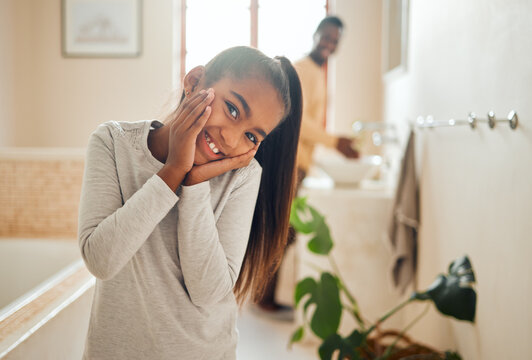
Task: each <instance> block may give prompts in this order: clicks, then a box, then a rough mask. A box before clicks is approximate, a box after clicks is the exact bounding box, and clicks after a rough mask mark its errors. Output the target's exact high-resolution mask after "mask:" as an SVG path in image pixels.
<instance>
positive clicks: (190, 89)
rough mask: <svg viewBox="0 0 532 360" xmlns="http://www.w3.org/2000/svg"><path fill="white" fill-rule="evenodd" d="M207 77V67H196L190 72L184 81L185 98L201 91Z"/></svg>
mask: <svg viewBox="0 0 532 360" xmlns="http://www.w3.org/2000/svg"><path fill="white" fill-rule="evenodd" d="M204 76H205V66H202V65H200V66H196V67H195V68H194V69H192V70H190V71H189V72H188V73H187V74H186V75H185V79H183V89H184V91H185V96H186V97H189V96H191V95H193V94H194V93H195V92H196V91H199V90H201V87H200V85H201V83H202V81H203V78H204Z"/></svg>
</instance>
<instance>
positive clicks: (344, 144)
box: [336, 137, 359, 159]
mask: <svg viewBox="0 0 532 360" xmlns="http://www.w3.org/2000/svg"><path fill="white" fill-rule="evenodd" d="M353 142H354V140H352V139H349V138H346V137H339V138H338V144H336V149H337V150H338V151H340V152H341V153H342V154H343V155H344V156H345V157H347V158H349V159H357V158H358V157H359V153H358V151H356V150H355V149H353Z"/></svg>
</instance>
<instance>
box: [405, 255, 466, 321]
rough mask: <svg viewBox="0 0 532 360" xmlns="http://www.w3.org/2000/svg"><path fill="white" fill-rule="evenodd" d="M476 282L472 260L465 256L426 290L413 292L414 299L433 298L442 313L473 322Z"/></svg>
mask: <svg viewBox="0 0 532 360" xmlns="http://www.w3.org/2000/svg"><path fill="white" fill-rule="evenodd" d="M474 283H475V274H474V272H473V269H472V267H471V262H470V261H469V258H468V257H467V256H463V257H461V258H459V259H457V260H455V261H453V262H452V263H451V264H450V265H449V274H448V275H439V276H438V277H437V278H436V280H435V281H434V282H433V283H432V285H431V286H430V287H429V288H428V289H427V290H426V291H424V292H421V293H419V292H415V293H414V294H412V299H415V300H432V301H433V302H434V304H435V305H436V308H437V309H438V310H439V311H440V312H441V313H442V314H445V315H449V316H453V317H455V318H457V319H459V320H467V321H471V322H473V321H474V320H475V309H476V304H477V293H476V292H475V290H474V289H473V284H474Z"/></svg>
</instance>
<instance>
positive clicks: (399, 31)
mask: <svg viewBox="0 0 532 360" xmlns="http://www.w3.org/2000/svg"><path fill="white" fill-rule="evenodd" d="M383 12H384V14H383V32H382V33H383V42H382V43H383V73H384V74H385V76H386V77H388V76H389V75H390V74H394V73H402V72H404V71H406V59H407V45H408V0H384V3H383Z"/></svg>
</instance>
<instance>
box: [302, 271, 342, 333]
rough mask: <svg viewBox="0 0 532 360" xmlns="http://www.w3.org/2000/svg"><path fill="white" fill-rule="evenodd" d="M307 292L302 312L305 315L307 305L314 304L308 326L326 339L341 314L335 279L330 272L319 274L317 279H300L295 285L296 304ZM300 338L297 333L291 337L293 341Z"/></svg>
mask: <svg viewBox="0 0 532 360" xmlns="http://www.w3.org/2000/svg"><path fill="white" fill-rule="evenodd" d="M308 294H310V297H309V298H308V300H307V301H306V303H305V306H304V308H303V309H304V310H303V312H304V314H305V315H306V313H307V310H308V308H309V306H310V305H312V304H314V305H316V308H315V309H314V313H313V315H312V319H311V320H310V328H311V329H312V331H313V332H314V333H315V334H316V335H318V336H319V337H320V338H322V339H327V338H328V337H329V336H331V335H332V334H335V333H336V331H337V330H338V326H339V325H340V317H341V315H342V304H341V303H340V291H339V289H338V283H337V279H336V278H335V277H334V276H333V275H331V274H330V273H328V272H324V273H322V274H321V279H320V280H319V281H316V280H314V279H312V278H305V279H303V280H301V281H300V282H299V283H298V284H297V286H296V292H295V302H296V306H297V305H298V304H299V302H300V301H301V299H302V298H303V297H305V295H308ZM301 335H302V334H301ZM294 338H295V340H294ZM300 339H301V337H300V336H299V334H294V337H293V338H292V340H293V342H294V341H298V340H300Z"/></svg>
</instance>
